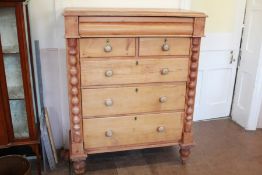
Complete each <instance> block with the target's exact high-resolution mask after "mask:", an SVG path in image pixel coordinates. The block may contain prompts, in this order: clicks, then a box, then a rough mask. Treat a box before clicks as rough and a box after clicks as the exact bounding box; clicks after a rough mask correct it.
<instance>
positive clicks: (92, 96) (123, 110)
mask: <svg viewBox="0 0 262 175" xmlns="http://www.w3.org/2000/svg"><path fill="white" fill-rule="evenodd" d="M185 91H186V84H185V83H183V84H182V83H181V84H171V85H143V86H137V87H134V86H132V87H114V88H98V89H95V88H94V89H82V110H83V116H84V117H96V116H106V115H116V114H130V113H141V112H158V111H170V110H177V109H184V104H185Z"/></svg>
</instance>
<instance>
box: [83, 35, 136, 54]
mask: <svg viewBox="0 0 262 175" xmlns="http://www.w3.org/2000/svg"><path fill="white" fill-rule="evenodd" d="M117 56H121V57H124V56H135V38H83V39H80V57H117Z"/></svg>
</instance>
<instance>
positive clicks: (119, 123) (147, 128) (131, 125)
mask: <svg viewBox="0 0 262 175" xmlns="http://www.w3.org/2000/svg"><path fill="white" fill-rule="evenodd" d="M182 128H183V117H182V113H180V112H176V113H160V114H145V115H135V116H134V115H130V116H121V117H109V118H93V119H84V120H83V131H84V147H85V149H87V151H95V150H96V149H97V150H100V151H101V150H102V151H108V150H110V147H118V146H119V147H120V146H137V145H139V144H144V145H145V144H147V145H150V143H151V144H157V143H159V142H162V143H163V142H166V143H171V142H172V143H177V142H179V140H180V139H181V133H182Z"/></svg>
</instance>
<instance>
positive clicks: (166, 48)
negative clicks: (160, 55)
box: [162, 43, 170, 51]
mask: <svg viewBox="0 0 262 175" xmlns="http://www.w3.org/2000/svg"><path fill="white" fill-rule="evenodd" d="M169 49H170V48H169V45H168V44H167V43H165V44H163V46H162V50H163V51H169Z"/></svg>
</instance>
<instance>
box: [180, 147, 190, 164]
mask: <svg viewBox="0 0 262 175" xmlns="http://www.w3.org/2000/svg"><path fill="white" fill-rule="evenodd" d="M179 152H180V158H181V163H182V164H183V165H184V164H186V160H187V159H188V157H189V155H190V153H191V151H190V147H184V148H183V147H181V148H180V151H179Z"/></svg>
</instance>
